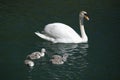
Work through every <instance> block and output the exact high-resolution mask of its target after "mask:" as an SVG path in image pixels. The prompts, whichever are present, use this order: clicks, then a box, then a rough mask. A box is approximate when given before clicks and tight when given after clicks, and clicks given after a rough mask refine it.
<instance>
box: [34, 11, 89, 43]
mask: <svg viewBox="0 0 120 80" xmlns="http://www.w3.org/2000/svg"><path fill="white" fill-rule="evenodd" d="M85 14H87V12H85V11H82V12H81V13H80V30H81V36H80V35H79V34H78V33H77V32H75V31H74V30H73V29H72V28H71V27H69V26H68V25H66V24H63V23H51V24H48V25H46V26H45V28H44V31H43V32H44V33H39V32H35V34H36V35H38V36H39V37H41V38H43V39H45V40H48V41H51V42H53V43H86V42H87V41H88V37H87V35H86V33H85V30H84V25H83V18H84V17H85V18H87V19H89V18H88V17H86V16H85Z"/></svg>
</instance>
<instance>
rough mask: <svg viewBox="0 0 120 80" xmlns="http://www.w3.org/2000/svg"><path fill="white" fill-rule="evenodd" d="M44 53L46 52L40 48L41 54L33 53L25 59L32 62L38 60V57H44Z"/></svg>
mask: <svg viewBox="0 0 120 80" xmlns="http://www.w3.org/2000/svg"><path fill="white" fill-rule="evenodd" d="M45 52H46V50H45V49H44V48H42V49H41V52H39V51H36V52H33V53H31V54H30V55H28V56H27V58H30V59H32V60H33V59H39V58H40V57H44V56H45Z"/></svg>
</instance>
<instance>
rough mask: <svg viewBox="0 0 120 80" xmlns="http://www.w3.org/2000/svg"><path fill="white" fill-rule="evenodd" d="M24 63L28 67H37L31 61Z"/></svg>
mask: <svg viewBox="0 0 120 80" xmlns="http://www.w3.org/2000/svg"><path fill="white" fill-rule="evenodd" d="M24 63H25V64H26V65H28V66H29V67H33V66H34V65H35V64H34V62H33V61H31V60H25V61H24Z"/></svg>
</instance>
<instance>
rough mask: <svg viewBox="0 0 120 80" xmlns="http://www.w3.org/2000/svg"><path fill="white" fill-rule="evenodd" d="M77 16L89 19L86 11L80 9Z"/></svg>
mask: <svg viewBox="0 0 120 80" xmlns="http://www.w3.org/2000/svg"><path fill="white" fill-rule="evenodd" d="M79 16H80V17H84V18H85V19H87V20H89V17H88V16H87V12H86V11H81V12H80V15H79Z"/></svg>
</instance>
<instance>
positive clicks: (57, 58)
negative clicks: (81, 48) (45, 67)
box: [50, 53, 68, 64]
mask: <svg viewBox="0 0 120 80" xmlns="http://www.w3.org/2000/svg"><path fill="white" fill-rule="evenodd" d="M52 58H53V59H50V61H51V62H52V64H64V62H65V61H67V58H68V54H67V53H65V54H64V55H63V57H62V56H60V55H53V56H52Z"/></svg>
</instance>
